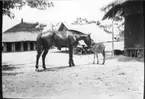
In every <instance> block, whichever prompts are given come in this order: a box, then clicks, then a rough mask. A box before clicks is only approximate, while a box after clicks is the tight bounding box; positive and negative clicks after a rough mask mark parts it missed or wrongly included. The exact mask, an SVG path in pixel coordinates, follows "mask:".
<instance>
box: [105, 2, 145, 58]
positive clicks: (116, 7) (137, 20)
mask: <svg viewBox="0 0 145 99" xmlns="http://www.w3.org/2000/svg"><path fill="white" fill-rule="evenodd" d="M143 1H144V0H115V1H114V2H112V3H110V4H108V5H107V6H105V7H104V8H102V10H104V11H105V10H106V9H109V10H108V12H107V13H106V14H105V15H104V17H103V20H105V19H107V18H113V15H114V16H115V15H117V14H119V15H120V16H123V17H124V18H125V24H124V28H125V30H124V51H125V55H126V56H131V57H144V11H143V10H144V7H143Z"/></svg>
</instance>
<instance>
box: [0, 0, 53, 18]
mask: <svg viewBox="0 0 145 99" xmlns="http://www.w3.org/2000/svg"><path fill="white" fill-rule="evenodd" d="M24 5H27V6H30V7H31V8H37V9H39V10H45V9H46V8H47V7H53V6H54V4H53V2H50V1H48V0H3V7H2V10H3V15H7V16H9V17H10V18H14V13H12V12H11V11H10V10H11V9H14V8H16V9H19V10H20V9H21V8H22V7H23V6H24Z"/></svg>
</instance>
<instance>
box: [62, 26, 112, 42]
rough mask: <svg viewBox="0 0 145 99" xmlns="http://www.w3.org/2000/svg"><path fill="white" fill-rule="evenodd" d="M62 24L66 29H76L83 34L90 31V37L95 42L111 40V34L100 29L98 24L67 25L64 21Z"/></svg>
mask: <svg viewBox="0 0 145 99" xmlns="http://www.w3.org/2000/svg"><path fill="white" fill-rule="evenodd" d="M64 24H65V26H66V27H67V28H68V29H73V30H78V31H80V32H83V33H85V34H89V33H91V38H92V39H93V40H94V41H95V42H106V41H112V35H111V34H108V33H106V32H105V31H104V30H102V29H101V28H100V27H99V26H97V25H96V24H94V23H92V24H86V25H69V24H66V23H64Z"/></svg>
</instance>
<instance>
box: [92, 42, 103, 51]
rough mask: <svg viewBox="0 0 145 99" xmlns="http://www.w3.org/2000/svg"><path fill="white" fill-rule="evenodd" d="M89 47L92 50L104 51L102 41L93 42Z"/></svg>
mask: <svg viewBox="0 0 145 99" xmlns="http://www.w3.org/2000/svg"><path fill="white" fill-rule="evenodd" d="M91 49H92V51H93V52H96V53H102V52H103V51H105V45H104V44H103V43H94V44H93V46H92V48H91Z"/></svg>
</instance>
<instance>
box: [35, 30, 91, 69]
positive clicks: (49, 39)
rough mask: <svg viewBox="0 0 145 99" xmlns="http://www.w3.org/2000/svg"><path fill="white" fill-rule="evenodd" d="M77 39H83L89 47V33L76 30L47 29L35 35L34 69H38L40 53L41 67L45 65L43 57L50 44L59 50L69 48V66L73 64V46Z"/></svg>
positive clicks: (76, 43) (75, 44)
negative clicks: (35, 54) (35, 53)
mask: <svg viewBox="0 0 145 99" xmlns="http://www.w3.org/2000/svg"><path fill="white" fill-rule="evenodd" d="M79 40H84V42H85V43H86V45H87V46H88V47H90V45H91V37H90V34H84V33H82V32H79V31H76V30H67V31H48V32H45V33H40V34H39V35H38V36H37V46H36V50H37V56H36V70H38V61H39V58H40V55H41V53H42V52H43V54H42V67H43V68H44V69H46V67H45V57H46V54H47V53H48V50H49V49H50V48H51V47H52V46H56V47H57V48H58V49H59V50H60V49H61V48H62V47H68V48H69V66H70V67H71V66H75V64H74V62H73V48H74V47H76V46H77V45H78V41H79Z"/></svg>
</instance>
